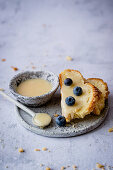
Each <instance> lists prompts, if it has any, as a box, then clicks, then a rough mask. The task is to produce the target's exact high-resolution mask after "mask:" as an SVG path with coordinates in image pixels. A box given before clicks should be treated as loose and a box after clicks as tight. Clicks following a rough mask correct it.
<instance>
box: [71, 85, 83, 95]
mask: <svg viewBox="0 0 113 170" xmlns="http://www.w3.org/2000/svg"><path fill="white" fill-rule="evenodd" d="M73 93H74V94H75V95H76V96H80V95H81V94H82V88H81V87H78V86H76V87H74V89H73Z"/></svg>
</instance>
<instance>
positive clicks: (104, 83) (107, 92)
mask: <svg viewBox="0 0 113 170" xmlns="http://www.w3.org/2000/svg"><path fill="white" fill-rule="evenodd" d="M87 80H98V81H101V83H102V84H103V85H104V87H105V90H106V95H105V99H107V98H108V95H109V93H110V92H109V91H108V86H107V83H106V82H104V81H103V80H102V79H100V78H88V79H87ZM87 80H86V82H87Z"/></svg>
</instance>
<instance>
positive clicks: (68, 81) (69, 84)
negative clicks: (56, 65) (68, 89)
mask: <svg viewBox="0 0 113 170" xmlns="http://www.w3.org/2000/svg"><path fill="white" fill-rule="evenodd" d="M72 83H73V81H72V79H70V78H67V79H65V80H64V84H65V85H66V86H71V84H72Z"/></svg>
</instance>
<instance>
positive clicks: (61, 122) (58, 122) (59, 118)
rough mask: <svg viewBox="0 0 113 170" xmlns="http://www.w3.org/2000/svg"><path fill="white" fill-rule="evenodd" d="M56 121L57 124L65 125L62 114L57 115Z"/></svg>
mask: <svg viewBox="0 0 113 170" xmlns="http://www.w3.org/2000/svg"><path fill="white" fill-rule="evenodd" d="M56 123H57V124H58V125H59V126H65V124H66V119H65V117H64V116H58V117H57V118H56Z"/></svg>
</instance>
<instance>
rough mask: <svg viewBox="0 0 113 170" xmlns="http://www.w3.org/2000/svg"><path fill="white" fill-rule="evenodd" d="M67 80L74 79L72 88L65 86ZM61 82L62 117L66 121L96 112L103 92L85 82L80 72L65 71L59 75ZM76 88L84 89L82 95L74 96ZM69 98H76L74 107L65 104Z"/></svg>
mask: <svg viewBox="0 0 113 170" xmlns="http://www.w3.org/2000/svg"><path fill="white" fill-rule="evenodd" d="M66 78H71V79H72V81H73V83H72V84H71V86H66V85H65V84H64V80H65V79H66ZM59 80H60V87H61V108H62V115H63V116H64V117H65V118H66V121H68V122H70V121H71V120H72V119H75V118H84V117H85V116H86V115H88V114H90V113H91V112H92V111H93V110H94V108H95V106H96V103H97V102H98V101H99V99H100V94H101V92H100V91H99V90H98V89H97V88H96V87H95V86H94V85H92V84H91V83H88V82H85V79H84V78H83V76H82V74H81V73H80V72H79V71H77V70H70V69H67V70H64V71H63V72H61V74H60V75H59ZM76 86H79V87H81V88H82V91H83V93H82V95H80V96H75V95H74V93H73V88H74V87H76ZM68 96H72V97H74V98H75V101H76V102H75V104H74V105H73V106H68V105H67V104H66V103H65V99H66V98H67V97H68Z"/></svg>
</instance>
